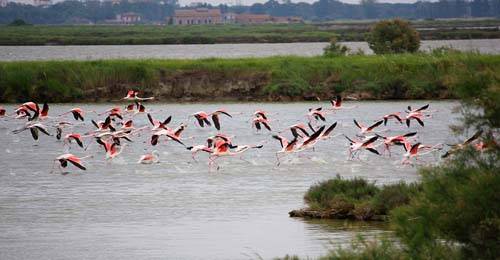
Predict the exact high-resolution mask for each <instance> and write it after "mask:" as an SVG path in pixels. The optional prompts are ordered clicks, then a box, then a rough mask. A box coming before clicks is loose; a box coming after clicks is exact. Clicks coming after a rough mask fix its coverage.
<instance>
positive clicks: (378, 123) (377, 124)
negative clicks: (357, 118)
mask: <svg viewBox="0 0 500 260" xmlns="http://www.w3.org/2000/svg"><path fill="white" fill-rule="evenodd" d="M383 122H384V121H383V120H380V121H377V122H376V123H375V124H373V125H371V126H370V127H368V129H367V130H368V131H371V130H373V129H374V128H375V127H377V126H379V125H381V124H382V123H383Z"/></svg>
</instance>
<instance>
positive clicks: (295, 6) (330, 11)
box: [0, 0, 500, 24]
mask: <svg viewBox="0 0 500 260" xmlns="http://www.w3.org/2000/svg"><path fill="white" fill-rule="evenodd" d="M202 6H203V7H208V8H220V9H221V11H222V12H235V13H244V12H246V13H255V14H269V15H272V16H300V17H302V18H303V19H306V20H310V21H327V20H335V19H387V18H394V17H400V18H406V19H434V18H463V17H500V0H472V1H466V0H440V1H438V2H428V1H418V2H416V3H412V4H404V3H395V4H390V3H378V2H376V0H362V1H361V3H360V4H348V3H343V2H340V1H338V0H319V1H317V2H314V3H312V4H309V3H304V2H300V3H292V2H291V1H289V0H284V1H281V2H278V1H276V0H269V1H267V2H266V3H263V4H261V3H256V4H253V5H251V6H228V5H222V4H221V5H218V6H212V5H210V4H202ZM176 8H180V7H179V5H178V4H177V2H176V1H175V0H171V1H167V2H164V1H147V2H133V3H132V2H128V1H122V2H121V3H119V4H112V3H111V2H108V1H107V2H101V1H95V0H91V1H84V2H80V1H73V0H70V1H64V2H60V3H57V4H54V5H51V6H48V7H35V6H30V5H21V4H15V3H9V4H8V5H7V6H6V7H4V8H0V23H2V24H7V23H10V22H12V21H13V20H15V19H22V20H24V21H26V22H28V23H33V24H64V23H68V24H72V23H102V22H104V21H106V20H112V19H115V17H116V15H117V14H120V13H124V12H136V13H139V14H140V15H141V16H142V20H143V22H144V23H154V22H166V21H167V19H168V17H169V16H172V15H173V13H174V10H175V9H176Z"/></svg>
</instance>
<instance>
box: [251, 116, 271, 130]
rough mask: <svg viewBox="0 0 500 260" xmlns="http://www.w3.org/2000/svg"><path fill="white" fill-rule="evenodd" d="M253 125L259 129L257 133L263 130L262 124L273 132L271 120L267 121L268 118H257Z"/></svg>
mask: <svg viewBox="0 0 500 260" xmlns="http://www.w3.org/2000/svg"><path fill="white" fill-rule="evenodd" d="M252 122H253V124H252V126H255V128H256V129H257V131H260V129H261V126H260V125H261V124H262V125H263V126H264V127H265V128H266V129H267V130H269V131H271V126H269V120H267V119H266V118H264V117H262V116H257V117H256V118H254V119H253V121H252Z"/></svg>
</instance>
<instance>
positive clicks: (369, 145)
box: [344, 135, 380, 159]
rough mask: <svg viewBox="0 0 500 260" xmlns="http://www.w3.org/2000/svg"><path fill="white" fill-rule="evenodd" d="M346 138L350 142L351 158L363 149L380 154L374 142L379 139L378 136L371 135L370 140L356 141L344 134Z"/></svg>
mask: <svg viewBox="0 0 500 260" xmlns="http://www.w3.org/2000/svg"><path fill="white" fill-rule="evenodd" d="M344 136H345V138H346V139H347V140H348V141H349V142H350V143H349V158H350V159H354V156H355V154H358V156H359V152H360V151H361V150H362V149H365V150H368V151H370V152H372V153H374V154H377V155H380V153H379V152H378V151H377V150H376V149H375V147H374V146H373V143H374V142H375V141H377V139H378V136H373V137H370V138H369V139H368V140H363V141H354V140H352V139H350V138H349V137H347V136H346V135H344Z"/></svg>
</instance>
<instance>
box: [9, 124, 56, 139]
mask: <svg viewBox="0 0 500 260" xmlns="http://www.w3.org/2000/svg"><path fill="white" fill-rule="evenodd" d="M28 129H29V130H30V132H31V136H32V137H33V139H34V140H38V131H40V132H42V133H44V134H46V135H48V136H50V135H51V134H50V133H49V132H48V130H47V127H46V126H45V125H43V124H41V123H28V124H27V125H25V126H24V127H23V128H21V129H17V130H14V131H12V133H14V134H18V133H20V132H23V131H25V130H28Z"/></svg>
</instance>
